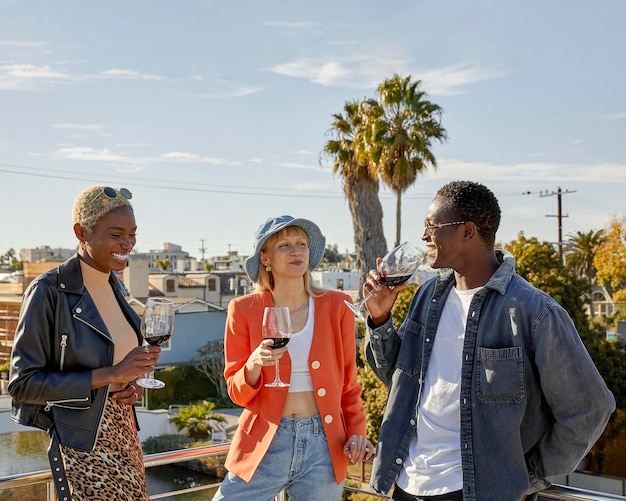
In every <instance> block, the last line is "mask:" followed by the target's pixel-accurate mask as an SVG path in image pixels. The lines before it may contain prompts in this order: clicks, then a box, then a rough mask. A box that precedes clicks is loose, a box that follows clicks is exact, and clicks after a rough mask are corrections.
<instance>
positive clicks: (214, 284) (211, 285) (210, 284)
mask: <svg viewBox="0 0 626 501" xmlns="http://www.w3.org/2000/svg"><path fill="white" fill-rule="evenodd" d="M208 287H209V291H216V290H217V280H216V279H215V278H209V280H208Z"/></svg>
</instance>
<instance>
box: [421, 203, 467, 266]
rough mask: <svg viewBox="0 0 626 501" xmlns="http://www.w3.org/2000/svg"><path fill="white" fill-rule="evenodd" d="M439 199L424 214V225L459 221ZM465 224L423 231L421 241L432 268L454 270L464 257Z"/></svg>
mask: <svg viewBox="0 0 626 501" xmlns="http://www.w3.org/2000/svg"><path fill="white" fill-rule="evenodd" d="M444 202H445V201H444V200H443V199H441V198H439V197H435V199H434V200H433V201H432V202H431V204H430V206H429V207H428V211H427V212H426V219H425V221H424V222H425V223H428V224H431V225H437V224H445V223H450V222H456V221H458V220H459V218H458V215H457V214H454V213H453V211H451V210H450V208H449V206H448V205H447V204H445V203H444ZM464 235H465V224H454V225H449V226H443V227H440V228H433V229H432V230H430V231H429V230H428V228H425V229H424V233H423V234H422V240H423V241H424V242H425V244H426V249H427V251H428V260H429V263H430V266H431V267H432V268H452V269H456V266H458V264H459V262H462V261H463V255H464V245H463V243H464Z"/></svg>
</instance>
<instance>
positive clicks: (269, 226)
mask: <svg viewBox="0 0 626 501" xmlns="http://www.w3.org/2000/svg"><path fill="white" fill-rule="evenodd" d="M287 226H298V227H300V228H302V229H303V230H304V232H305V233H306V235H307V238H308V239H309V270H311V271H313V270H314V269H315V268H317V265H318V264H320V262H321V260H322V257H323V256H324V250H325V249H326V237H325V236H324V235H322V232H321V231H320V229H319V227H318V226H317V225H316V224H315V223H314V222H312V221H309V220H308V219H302V218H293V217H291V216H279V217H272V218H269V219H268V220H267V221H265V222H264V223H263V224H262V225H261V226H259V229H258V230H257V231H256V233H255V235H254V254H252V255H251V256H250V257H249V258H248V259H246V263H245V267H246V273H247V274H248V277H250V280H252V281H253V282H256V281H257V279H258V278H259V266H260V265H261V249H262V248H263V246H264V245H265V242H267V239H268V238H269V237H270V236H272V235H273V234H274V233H278V232H279V231H280V230H282V229H284V228H286V227H287Z"/></svg>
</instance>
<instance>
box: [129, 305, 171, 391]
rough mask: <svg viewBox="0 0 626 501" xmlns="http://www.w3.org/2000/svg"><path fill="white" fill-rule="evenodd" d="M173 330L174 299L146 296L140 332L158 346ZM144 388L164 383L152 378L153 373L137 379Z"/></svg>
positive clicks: (161, 386)
mask: <svg viewBox="0 0 626 501" xmlns="http://www.w3.org/2000/svg"><path fill="white" fill-rule="evenodd" d="M173 332H174V301H172V300H171V299H165V298H152V297H151V298H148V302H147V303H146V307H145V309H144V312H143V316H142V318H141V334H142V335H143V337H144V339H145V340H146V342H147V343H148V345H152V346H160V345H162V344H163V343H165V342H166V341H167V340H169V338H170V337H171V336H172V333H173ZM146 347H147V346H146ZM137 384H138V385H140V386H143V387H144V388H153V389H156V388H163V387H164V386H165V383H164V382H163V381H159V380H158V379H154V377H153V374H146V377H145V378H141V379H138V380H137Z"/></svg>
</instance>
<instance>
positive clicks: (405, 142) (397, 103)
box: [370, 74, 448, 245]
mask: <svg viewBox="0 0 626 501" xmlns="http://www.w3.org/2000/svg"><path fill="white" fill-rule="evenodd" d="M420 85H421V81H420V80H417V81H411V77H410V76H408V77H406V78H403V77H401V76H399V75H397V74H395V75H394V76H393V77H392V78H389V79H387V80H384V81H383V82H382V83H381V84H380V85H379V86H378V95H379V99H378V106H379V107H380V109H379V111H378V112H377V114H378V118H377V119H376V122H375V123H374V125H373V128H372V129H371V130H372V137H371V141H372V142H371V144H370V146H371V152H370V153H371V155H372V161H373V162H374V164H375V166H376V170H377V173H378V174H379V175H380V177H381V179H382V181H383V182H384V183H385V184H386V185H387V186H389V187H390V188H391V190H392V191H393V192H394V194H395V195H396V243H395V245H399V244H400V239H401V220H402V193H403V192H404V191H406V190H407V188H409V187H410V186H411V185H412V184H413V183H414V182H415V180H416V179H417V176H418V175H419V174H420V173H421V172H422V171H423V170H425V169H426V168H427V167H428V166H432V167H433V168H434V169H436V168H437V161H436V159H435V155H434V154H433V152H432V146H433V141H435V140H436V141H439V142H443V141H446V140H447V139H448V136H447V133H446V130H445V129H444V128H443V127H442V126H441V115H442V113H443V110H442V109H441V108H440V107H439V106H438V105H436V104H434V103H431V102H430V101H429V100H428V99H426V93H425V92H423V91H421V90H420Z"/></svg>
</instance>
